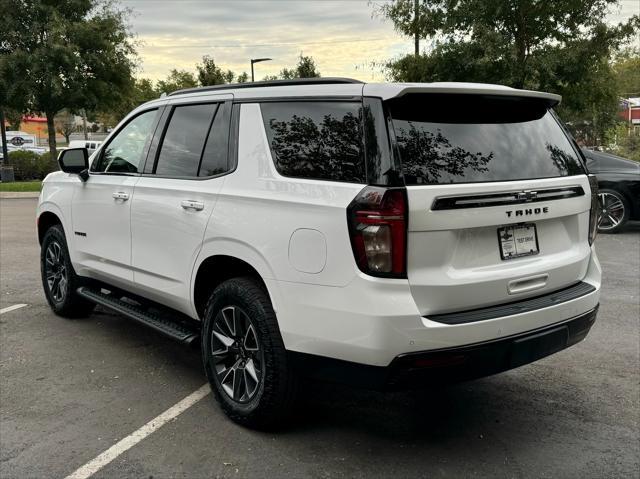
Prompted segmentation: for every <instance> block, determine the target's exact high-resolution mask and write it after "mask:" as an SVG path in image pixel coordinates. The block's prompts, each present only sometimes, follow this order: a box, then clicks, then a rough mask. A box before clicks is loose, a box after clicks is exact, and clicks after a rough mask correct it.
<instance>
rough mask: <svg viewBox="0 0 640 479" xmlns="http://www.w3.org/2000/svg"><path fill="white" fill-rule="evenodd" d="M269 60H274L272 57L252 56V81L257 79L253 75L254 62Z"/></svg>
mask: <svg viewBox="0 0 640 479" xmlns="http://www.w3.org/2000/svg"><path fill="white" fill-rule="evenodd" d="M269 60H272V58H252V59H251V81H252V82H254V81H256V80H255V77H254V75H253V64H254V63H260V62H268V61H269Z"/></svg>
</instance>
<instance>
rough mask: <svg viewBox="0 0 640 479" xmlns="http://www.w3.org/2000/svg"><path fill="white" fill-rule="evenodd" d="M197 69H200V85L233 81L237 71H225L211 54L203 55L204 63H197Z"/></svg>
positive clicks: (222, 83)
mask: <svg viewBox="0 0 640 479" xmlns="http://www.w3.org/2000/svg"><path fill="white" fill-rule="evenodd" d="M196 69H197V70H198V83H200V86H207V85H224V84H225V83H233V80H234V78H235V77H236V75H235V73H233V72H232V71H231V70H227V71H226V72H225V71H223V70H222V68H220V67H219V66H218V65H216V62H215V60H214V59H213V57H210V56H209V55H205V56H203V57H202V64H199V65H196ZM238 78H240V77H238ZM245 81H246V80H245ZM239 83H241V82H239Z"/></svg>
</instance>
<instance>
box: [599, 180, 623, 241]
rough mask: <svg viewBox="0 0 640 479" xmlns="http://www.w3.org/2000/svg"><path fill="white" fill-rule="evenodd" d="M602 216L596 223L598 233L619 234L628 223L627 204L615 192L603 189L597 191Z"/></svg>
mask: <svg viewBox="0 0 640 479" xmlns="http://www.w3.org/2000/svg"><path fill="white" fill-rule="evenodd" d="M598 194H599V196H600V205H601V206H602V214H601V217H600V222H599V223H598V231H599V232H600V233H619V232H620V231H621V230H622V229H623V228H624V227H625V225H626V223H627V221H629V214H630V209H629V202H628V201H627V199H626V198H625V197H624V195H622V193H620V192H619V191H616V190H611V189H607V188H603V189H601V190H600V191H599V193H598Z"/></svg>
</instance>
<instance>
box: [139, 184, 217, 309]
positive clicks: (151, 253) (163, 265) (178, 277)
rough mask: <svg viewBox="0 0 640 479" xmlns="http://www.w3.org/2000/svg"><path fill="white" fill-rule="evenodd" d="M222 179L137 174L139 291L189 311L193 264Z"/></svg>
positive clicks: (176, 307) (156, 299) (166, 303)
mask: <svg viewBox="0 0 640 479" xmlns="http://www.w3.org/2000/svg"><path fill="white" fill-rule="evenodd" d="M225 178H226V177H221V178H212V179H208V180H181V179H173V178H153V177H142V178H140V180H139V181H138V183H137V184H136V188H135V196H134V199H133V202H132V206H131V242H132V252H131V253H132V254H131V263H132V266H133V278H134V281H135V287H136V290H137V292H138V294H141V295H144V296H147V297H149V298H150V299H153V300H155V301H159V302H161V303H163V304H165V305H167V306H170V307H173V308H175V309H178V310H179V311H181V312H183V313H186V314H193V310H192V308H191V299H190V295H189V292H190V286H191V273H192V268H193V265H194V263H195V261H196V257H197V255H198V253H199V252H200V248H201V246H202V241H203V237H204V232H205V229H206V227H207V222H208V220H209V217H210V216H211V212H212V211H213V210H214V207H215V204H216V200H217V197H218V192H219V191H220V188H221V187H222V184H223V183H224V180H225ZM183 203H184V206H183Z"/></svg>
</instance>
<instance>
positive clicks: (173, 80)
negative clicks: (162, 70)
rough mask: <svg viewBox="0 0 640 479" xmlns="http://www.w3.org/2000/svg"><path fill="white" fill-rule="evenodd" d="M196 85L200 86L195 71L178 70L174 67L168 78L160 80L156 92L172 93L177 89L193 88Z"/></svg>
mask: <svg viewBox="0 0 640 479" xmlns="http://www.w3.org/2000/svg"><path fill="white" fill-rule="evenodd" d="M196 86H198V81H197V80H196V77H195V75H194V74H193V73H191V72H189V71H187V70H176V69H175V68H174V69H173V70H171V71H170V72H169V76H167V79H166V80H160V81H158V84H157V86H156V92H157V93H171V92H173V91H176V90H182V89H184V88H193V87H196ZM156 96H157V95H156Z"/></svg>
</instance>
